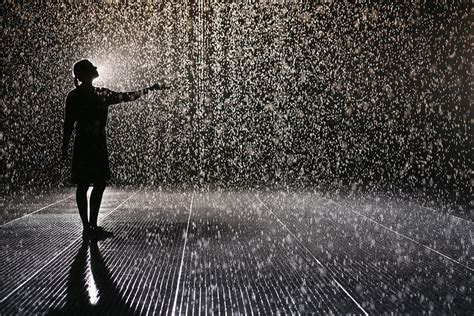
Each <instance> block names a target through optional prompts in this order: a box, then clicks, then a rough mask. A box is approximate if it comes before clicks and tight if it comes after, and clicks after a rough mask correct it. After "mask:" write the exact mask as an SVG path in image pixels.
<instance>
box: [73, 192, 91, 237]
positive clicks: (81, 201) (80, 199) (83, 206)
mask: <svg viewBox="0 0 474 316" xmlns="http://www.w3.org/2000/svg"><path fill="white" fill-rule="evenodd" d="M88 189H89V185H88V184H78V185H77V189H76V203H77V208H78V209H79V216H80V217H81V221H82V226H83V227H84V230H87V229H89V221H88V219H87V190H88Z"/></svg>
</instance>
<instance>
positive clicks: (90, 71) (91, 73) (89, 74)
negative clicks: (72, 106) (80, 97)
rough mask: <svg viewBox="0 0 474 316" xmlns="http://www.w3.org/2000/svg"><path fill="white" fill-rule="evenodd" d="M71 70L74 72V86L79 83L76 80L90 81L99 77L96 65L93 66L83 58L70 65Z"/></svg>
mask: <svg viewBox="0 0 474 316" xmlns="http://www.w3.org/2000/svg"><path fill="white" fill-rule="evenodd" d="M72 72H73V74H74V84H75V85H76V87H77V86H78V85H79V82H78V81H80V82H82V83H84V82H88V83H92V80H94V79H95V78H97V77H99V73H98V72H97V67H96V66H94V65H93V64H92V63H91V62H90V61H88V60H87V59H83V60H80V61H78V62H76V63H75V64H74V66H73V67H72Z"/></svg>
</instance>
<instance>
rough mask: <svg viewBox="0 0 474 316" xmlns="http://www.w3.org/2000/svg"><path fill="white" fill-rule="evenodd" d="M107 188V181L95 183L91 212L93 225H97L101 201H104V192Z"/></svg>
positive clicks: (91, 223)
mask: <svg viewBox="0 0 474 316" xmlns="http://www.w3.org/2000/svg"><path fill="white" fill-rule="evenodd" d="M104 190H105V183H99V184H97V183H94V188H93V189H92V193H91V199H90V204H89V205H90V212H91V220H90V225H91V227H97V217H98V216H99V209H100V203H101V202H102V194H103V193H104Z"/></svg>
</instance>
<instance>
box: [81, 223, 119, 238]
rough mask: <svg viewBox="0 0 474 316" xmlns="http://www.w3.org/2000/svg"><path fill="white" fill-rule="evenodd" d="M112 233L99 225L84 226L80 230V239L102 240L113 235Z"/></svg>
mask: <svg viewBox="0 0 474 316" xmlns="http://www.w3.org/2000/svg"><path fill="white" fill-rule="evenodd" d="M113 236H114V233H112V232H109V231H106V230H105V229H103V228H102V227H100V226H95V227H90V228H86V229H84V230H83V231H82V239H84V240H86V239H89V240H104V239H107V238H110V237H113Z"/></svg>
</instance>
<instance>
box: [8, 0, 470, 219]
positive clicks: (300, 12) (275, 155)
mask: <svg viewBox="0 0 474 316" xmlns="http://www.w3.org/2000/svg"><path fill="white" fill-rule="evenodd" d="M267 2H268V1H267ZM267 2H263V1H262V2H256V1H254V3H250V4H249V3H242V2H238V3H237V2H236V3H232V2H230V1H222V3H218V2H215V1H211V2H209V1H179V2H177V1H163V2H156V3H153V4H149V5H145V4H135V5H133V4H130V5H118V4H113V3H109V4H92V3H88V4H82V5H80V4H54V5H52V4H50V5H48V4H44V3H43V4H14V3H2V5H1V7H2V12H3V17H2V44H1V45H2V50H1V51H2V70H3V71H2V72H3V75H2V105H1V106H2V117H1V130H2V131H1V134H0V142H1V148H2V150H1V161H2V162H1V164H2V166H1V168H2V170H3V171H2V179H1V182H2V187H3V190H2V191H3V194H6V195H9V194H14V193H15V192H20V191H24V190H27V189H30V188H35V189H38V188H43V189H47V188H51V187H58V186H59V187H61V186H63V185H67V183H68V181H67V180H68V169H67V168H66V167H65V166H64V165H62V164H61V162H60V150H59V148H60V142H61V137H62V118H63V106H64V98H65V96H66V94H67V92H68V91H69V90H71V89H72V88H73V79H72V73H71V67H72V65H73V63H74V62H75V61H77V60H79V59H82V58H88V59H90V60H91V61H92V62H93V63H95V64H97V65H98V66H99V73H100V74H101V77H100V78H98V80H97V81H96V82H95V84H96V85H97V86H104V87H107V88H110V89H113V90H117V91H130V90H134V89H138V88H143V87H145V86H149V85H151V84H153V83H155V82H156V81H159V80H161V79H162V80H164V81H166V82H168V83H171V84H172V85H173V89H172V90H171V91H167V92H158V93H154V94H151V95H149V96H146V97H145V98H143V99H141V100H139V101H136V102H133V103H126V104H121V105H117V106H114V107H113V108H111V110H110V119H109V123H108V145H109V152H110V156H111V167H112V173H113V181H112V183H113V184H117V185H156V186H172V187H181V186H190V185H199V186H203V187H206V186H210V187H214V186H219V187H234V188H235V187H241V188H248V187H258V188H262V187H265V188H285V189H286V188H312V189H313V188H314V189H317V190H331V191H335V190H336V191H340V192H367V191H369V192H384V193H389V194H395V195H400V194H408V195H410V196H416V197H417V198H419V197H421V198H423V199H425V200H434V201H439V202H442V203H443V205H445V206H447V207H448V208H450V209H451V210H454V211H455V212H458V213H460V214H465V215H467V214H469V203H470V198H471V194H472V189H471V183H470V172H471V169H470V167H471V161H472V151H471V148H472V138H471V127H470V126H471V123H472V114H471V112H470V94H471V90H470V89H471V80H470V79H471V73H472V60H471V56H472V48H471V44H472V40H471V38H472V35H470V31H471V21H470V16H471V14H472V8H471V5H469V1H456V2H454V1H447V2H446V1H439V2H434V4H433V3H431V4H430V5H426V4H417V3H416V2H415V1H413V2H406V3H405V4H403V5H401V4H379V3H377V2H370V1H367V2H364V3H363V4H341V3H340V4H335V3H326V4H322V3H318V2H317V1H316V2H311V1H300V2H298V1H296V3H295V2H291V4H270V3H267ZM468 216H469V215H468Z"/></svg>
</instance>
